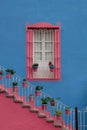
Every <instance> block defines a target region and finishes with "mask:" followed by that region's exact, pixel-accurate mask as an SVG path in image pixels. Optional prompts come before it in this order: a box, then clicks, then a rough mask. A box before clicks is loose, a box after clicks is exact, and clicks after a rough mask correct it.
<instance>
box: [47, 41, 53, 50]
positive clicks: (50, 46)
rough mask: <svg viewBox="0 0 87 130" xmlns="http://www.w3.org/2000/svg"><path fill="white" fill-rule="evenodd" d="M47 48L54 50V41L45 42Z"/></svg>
mask: <svg viewBox="0 0 87 130" xmlns="http://www.w3.org/2000/svg"><path fill="white" fill-rule="evenodd" d="M45 50H48V51H53V43H52V42H45Z"/></svg>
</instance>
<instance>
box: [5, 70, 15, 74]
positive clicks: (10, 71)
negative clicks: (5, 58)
mask: <svg viewBox="0 0 87 130" xmlns="http://www.w3.org/2000/svg"><path fill="white" fill-rule="evenodd" d="M5 71H6V72H7V73H10V74H12V75H14V74H15V73H16V71H14V70H12V69H6V70H5Z"/></svg>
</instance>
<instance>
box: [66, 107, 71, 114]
mask: <svg viewBox="0 0 87 130" xmlns="http://www.w3.org/2000/svg"><path fill="white" fill-rule="evenodd" d="M65 113H66V114H70V113H71V107H69V106H68V107H66V108H65Z"/></svg>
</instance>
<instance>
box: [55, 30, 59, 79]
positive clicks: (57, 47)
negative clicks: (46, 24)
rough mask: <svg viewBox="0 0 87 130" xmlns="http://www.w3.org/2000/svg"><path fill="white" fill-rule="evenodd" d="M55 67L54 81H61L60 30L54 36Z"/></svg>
mask: <svg viewBox="0 0 87 130" xmlns="http://www.w3.org/2000/svg"><path fill="white" fill-rule="evenodd" d="M54 42H55V43H54V44H55V45H54V56H55V57H54V65H55V67H56V69H55V73H54V79H58V80H59V79H60V28H59V29H57V30H55V34H54Z"/></svg>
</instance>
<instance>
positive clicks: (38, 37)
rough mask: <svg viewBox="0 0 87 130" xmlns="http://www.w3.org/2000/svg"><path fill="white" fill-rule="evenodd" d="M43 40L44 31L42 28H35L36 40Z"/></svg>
mask: <svg viewBox="0 0 87 130" xmlns="http://www.w3.org/2000/svg"><path fill="white" fill-rule="evenodd" d="M41 40H42V32H41V30H34V42H37V41H41Z"/></svg>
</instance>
